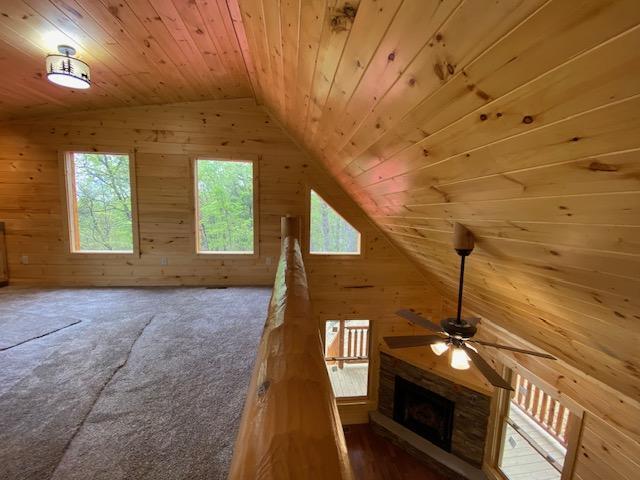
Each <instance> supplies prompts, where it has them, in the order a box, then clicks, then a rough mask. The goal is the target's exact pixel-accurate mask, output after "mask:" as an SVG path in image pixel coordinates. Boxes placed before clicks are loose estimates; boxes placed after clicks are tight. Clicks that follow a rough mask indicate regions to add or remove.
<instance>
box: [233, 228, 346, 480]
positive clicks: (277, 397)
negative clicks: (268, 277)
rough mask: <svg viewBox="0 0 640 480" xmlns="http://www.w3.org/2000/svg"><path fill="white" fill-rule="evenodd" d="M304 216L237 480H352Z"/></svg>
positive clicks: (275, 299) (279, 290) (283, 277)
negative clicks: (315, 304)
mask: <svg viewBox="0 0 640 480" xmlns="http://www.w3.org/2000/svg"><path fill="white" fill-rule="evenodd" d="M300 225H301V222H300V219H299V218H297V217H286V218H283V219H282V221H281V228H282V251H281V254H280V260H279V262H278V271H277V273H276V279H275V282H274V285H273V294H272V296H271V302H270V304H269V313H268V316H267V320H266V322H265V325H264V329H263V333H262V338H261V340H260V345H259V347H258V353H257V356H256V363H255V366H254V369H253V375H252V378H251V382H250V384H249V389H248V392H247V400H246V402H245V406H244V413H243V415H242V420H241V422H240V430H239V432H238V436H237V438H236V444H235V448H234V453H233V460H232V462H231V470H230V473H229V479H230V480H249V479H251V480H281V479H295V480H352V479H353V473H352V471H351V466H350V464H349V456H348V454H347V447H346V444H345V440H344V433H343V431H342V425H341V423H340V417H339V415H338V407H337V406H336V402H335V398H334V396H333V390H332V388H331V383H330V381H329V374H328V373H327V368H326V366H325V360H324V354H323V349H322V342H321V340H320V335H319V332H318V325H317V323H316V322H315V321H314V319H313V316H312V314H311V303H310V300H309V291H308V288H307V278H306V274H305V269H304V263H303V261H302V253H301V251H300V242H299V239H300Z"/></svg>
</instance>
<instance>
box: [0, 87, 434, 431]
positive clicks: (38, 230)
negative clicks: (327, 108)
mask: <svg viewBox="0 0 640 480" xmlns="http://www.w3.org/2000/svg"><path fill="white" fill-rule="evenodd" d="M74 148H76V149H81V150H87V149H88V150H97V151H100V150H106V151H109V150H111V151H113V150H119V151H132V152H133V153H132V155H133V156H134V157H135V161H134V163H135V180H136V182H135V186H136V193H137V195H136V197H137V206H138V223H139V229H140V230H139V241H140V255H139V256H138V255H115V254H106V255H102V254H71V253H69V250H68V239H67V236H68V232H67V229H66V227H65V221H64V220H65V218H64V210H65V209H64V204H63V201H64V198H65V197H64V192H63V182H62V181H61V175H60V172H61V171H60V165H59V151H60V150H65V149H74ZM197 156H209V157H216V156H219V157H220V158H237V159H242V158H250V159H254V158H255V159H257V162H258V164H259V165H258V192H259V198H258V202H257V203H258V208H259V212H258V213H259V222H258V225H259V245H258V252H259V254H258V255H255V256H242V255H239V256H231V255H224V256H216V255H198V254H196V253H195V236H194V198H193V195H194V192H193V190H194V189H193V177H192V172H193V170H192V161H193V158H195V157H197ZM309 188H313V189H315V190H317V191H318V193H320V195H322V197H323V198H325V199H326V200H327V201H328V202H330V203H331V205H332V206H333V207H334V208H336V209H337V210H338V211H339V212H340V213H341V214H342V215H343V216H344V217H345V218H346V219H347V220H348V221H349V222H350V223H351V224H352V225H353V226H354V227H355V228H357V229H358V230H359V231H360V232H361V234H362V236H363V247H364V249H363V252H362V255H361V256H357V257H349V258H345V257H339V258H338V257H332V256H318V255H309V254H308V253H307V252H308V240H305V242H304V251H305V264H306V268H307V274H308V277H309V283H310V291H311V295H312V303H313V310H314V317H315V319H316V320H317V322H318V325H319V326H321V325H323V324H324V321H326V320H332V319H340V318H364V319H369V320H371V325H372V329H373V330H372V331H373V336H372V338H371V342H372V343H371V346H372V349H371V355H372V365H371V389H370V392H371V396H370V399H369V400H368V401H367V402H364V403H362V402H359V403H357V404H355V405H350V406H348V407H344V408H343V414H344V415H345V417H344V418H343V420H344V421H346V422H354V421H366V419H367V415H366V412H367V410H369V409H372V408H375V404H376V395H377V378H378V374H377V368H378V357H379V355H378V348H379V342H380V339H381V337H382V336H383V335H386V334H389V333H393V332H399V333H402V332H411V331H414V329H413V327H411V326H409V325H408V324H406V322H400V323H398V322H396V321H395V316H394V315H393V312H394V311H395V310H397V309H398V308H401V307H403V308H406V307H413V308H418V309H420V310H421V311H422V312H424V313H425V314H427V315H430V316H431V315H432V316H435V317H438V316H440V307H441V304H442V302H441V297H440V294H438V293H437V292H436V291H435V290H434V288H432V287H431V286H430V285H429V284H427V283H425V280H424V277H423V276H422V274H421V273H420V272H419V271H418V270H417V269H416V268H415V267H414V266H413V265H412V264H411V262H409V261H408V259H407V258H406V257H405V256H404V255H402V254H400V253H399V252H398V250H397V248H396V247H394V246H393V245H392V244H391V243H390V242H389V241H388V240H387V239H386V237H385V236H384V235H383V234H382V233H381V232H380V230H379V229H378V227H376V226H375V225H374V224H373V223H372V222H371V221H370V220H369V219H368V218H367V217H366V216H365V215H364V213H363V212H362V210H361V209H360V208H359V207H358V206H357V205H356V204H355V203H354V202H353V201H352V200H351V199H350V198H349V197H348V196H347V195H346V194H345V193H344V192H343V190H342V189H341V187H340V186H339V184H338V183H337V182H336V181H335V180H333V179H332V178H331V177H330V176H328V175H327V174H326V172H325V170H324V168H323V167H322V166H321V165H319V164H317V163H315V161H314V160H312V159H310V158H308V157H307V156H306V155H305V154H304V153H303V152H302V151H300V150H299V149H298V148H297V147H296V145H295V144H294V143H293V142H292V141H291V140H290V139H289V137H288V136H287V135H286V134H285V133H284V132H283V131H282V130H281V129H280V127H279V126H277V125H275V124H274V122H273V121H272V120H271V118H270V117H269V116H268V115H267V113H266V112H265V110H264V109H263V108H262V107H258V106H256V104H255V102H254V101H253V100H252V99H247V100H223V101H210V102H198V103H183V104H173V105H165V106H149V107H127V108H118V109H111V110H99V111H92V112H85V113H74V114H62V115H59V116H49V117H46V118H32V119H28V120H27V119H24V120H20V121H13V122H10V123H5V124H2V125H1V126H0V220H2V221H5V222H6V227H7V246H8V260H9V266H10V268H11V272H12V276H11V284H13V285H48V286H60V285H64V286H90V285H96V286H135V285H145V286H148V285H185V286H208V285H272V283H273V279H274V276H275V270H276V265H277V257H278V255H279V252H280V218H281V217H282V216H283V215H286V214H291V215H300V216H303V215H306V214H307V212H308V206H307V205H306V202H307V200H308V198H309V195H308V189H309ZM164 262H166V265H162V263H164Z"/></svg>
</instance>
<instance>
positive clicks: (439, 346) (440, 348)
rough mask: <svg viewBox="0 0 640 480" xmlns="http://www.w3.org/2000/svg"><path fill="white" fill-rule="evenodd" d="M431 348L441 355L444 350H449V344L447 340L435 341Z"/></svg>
mask: <svg viewBox="0 0 640 480" xmlns="http://www.w3.org/2000/svg"><path fill="white" fill-rule="evenodd" d="M431 350H433V353H435V354H436V355H438V356H440V355H442V354H443V353H444V352H446V351H447V350H449V345H448V344H446V343H445V342H438V343H433V344H431Z"/></svg>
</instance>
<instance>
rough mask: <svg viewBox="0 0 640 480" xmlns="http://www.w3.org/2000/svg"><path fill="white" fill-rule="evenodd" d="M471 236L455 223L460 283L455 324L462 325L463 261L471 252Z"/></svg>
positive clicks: (472, 242) (472, 244) (472, 245)
mask: <svg viewBox="0 0 640 480" xmlns="http://www.w3.org/2000/svg"><path fill="white" fill-rule="evenodd" d="M474 245H475V244H474V240H473V234H472V233H471V232H470V231H469V230H468V229H467V228H466V227H465V226H464V225H462V224H461V223H456V224H455V225H454V228H453V247H454V248H455V250H456V252H457V253H458V255H460V282H459V285H458V313H457V315H456V324H457V325H463V322H462V289H463V287H464V261H465V258H466V257H468V256H469V255H470V254H471V252H472V251H473V247H474Z"/></svg>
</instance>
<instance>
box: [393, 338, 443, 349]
mask: <svg viewBox="0 0 640 480" xmlns="http://www.w3.org/2000/svg"><path fill="white" fill-rule="evenodd" d="M445 340H446V338H444V337H440V336H438V335H405V336H403V337H384V341H385V342H386V343H387V345H388V346H389V348H406V347H424V346H425V345H432V344H434V343H438V342H444V341H445Z"/></svg>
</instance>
